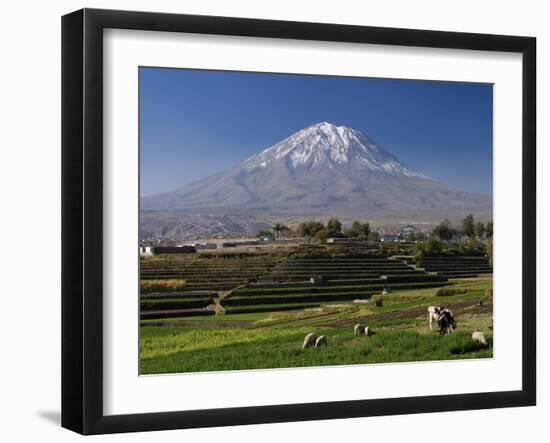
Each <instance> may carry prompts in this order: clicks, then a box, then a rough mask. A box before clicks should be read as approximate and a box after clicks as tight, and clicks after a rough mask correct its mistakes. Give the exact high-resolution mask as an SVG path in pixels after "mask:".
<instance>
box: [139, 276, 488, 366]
mask: <svg viewBox="0 0 550 443" xmlns="http://www.w3.org/2000/svg"><path fill="white" fill-rule="evenodd" d="M451 283H452V288H454V289H455V291H440V289H441V288H437V287H435V288H417V289H408V290H395V291H392V292H390V293H389V294H388V295H386V296H383V300H384V303H383V304H382V306H376V305H375V304H374V303H373V302H372V301H367V302H366V303H359V304H358V303H353V302H339V303H327V304H321V305H319V306H317V307H309V308H304V309H299V310H294V311H280V310H272V311H271V312H251V313H241V314H234V315H219V316H215V317H202V318H200V317H197V318H186V317H180V318H173V319H166V321H164V322H161V323H159V322H158V321H155V320H145V321H144V322H143V323H142V328H141V340H140V352H141V363H140V367H141V372H142V373H147V374H154V373H170V372H195V371H205V370H208V371H217V370H239V369H254V368H282V367H300V366H322V365H334V364H364V363H374V362H376V363H383V362H397V361H400V362H404V361H427V360H451V359H466V358H490V357H492V355H493V345H492V343H493V330H492V322H493V320H492V313H493V297H492V290H491V288H492V279H491V278H490V277H483V278H477V279H457V280H453V281H452V282H451ZM449 289H450V287H449ZM440 294H441V295H440ZM432 304H437V305H443V306H446V307H448V308H450V309H451V310H452V311H453V313H454V314H455V318H456V319H457V322H458V328H457V331H456V332H453V333H452V334H451V335H450V336H440V335H439V334H438V333H437V331H430V330H429V328H428V325H427V321H426V312H427V306H429V305H432ZM358 322H361V323H365V324H368V325H369V327H371V328H372V329H373V330H374V331H375V335H374V336H372V337H368V338H366V337H364V336H359V337H356V336H354V334H353V325H354V324H356V323H358ZM475 330H480V331H483V332H484V333H485V336H486V337H487V339H488V346H482V345H480V344H479V343H476V342H473V341H472V340H471V334H472V332H473V331H475ZM309 332H315V333H317V334H323V335H326V336H327V337H328V343H329V344H328V346H326V347H323V348H319V349H306V350H305V351H302V350H301V343H302V341H303V338H304V336H305V335H306V334H307V333H309Z"/></svg>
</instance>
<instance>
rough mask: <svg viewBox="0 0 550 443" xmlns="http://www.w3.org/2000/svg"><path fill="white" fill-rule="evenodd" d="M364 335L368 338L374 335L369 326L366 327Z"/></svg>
mask: <svg viewBox="0 0 550 443" xmlns="http://www.w3.org/2000/svg"><path fill="white" fill-rule="evenodd" d="M364 334H365V335H366V336H367V337H370V336H371V335H372V334H373V332H372V329H371V328H369V327H368V326H365V330H364Z"/></svg>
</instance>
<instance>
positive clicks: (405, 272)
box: [141, 245, 449, 319]
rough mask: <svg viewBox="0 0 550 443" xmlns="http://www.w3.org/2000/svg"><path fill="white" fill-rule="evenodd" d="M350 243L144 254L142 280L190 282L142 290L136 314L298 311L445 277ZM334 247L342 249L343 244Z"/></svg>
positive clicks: (441, 281)
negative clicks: (318, 249)
mask: <svg viewBox="0 0 550 443" xmlns="http://www.w3.org/2000/svg"><path fill="white" fill-rule="evenodd" d="M353 248H354V250H353V254H348V255H334V256H333V255H331V253H330V252H329V253H327V251H326V250H325V251H324V252H325V253H324V254H323V255H321V256H320V257H317V256H312V257H308V256H307V254H306V257H303V256H302V255H303V253H302V254H300V253H296V254H294V255H293V254H290V255H278V254H227V255H223V256H222V255H211V254H210V255H203V256H200V255H199V256H195V255H193V256H190V255H166V256H158V257H151V258H145V259H142V261H141V278H142V280H148V279H155V280H162V279H170V280H174V279H179V280H185V281H186V282H187V284H186V286H185V288H184V289H183V290H179V291H170V292H163V293H147V294H142V296H141V318H142V319H154V318H158V319H160V318H170V317H185V316H198V315H214V314H215V313H218V314H219V313H224V314H226V315H231V314H238V313H251V312H270V311H285V310H295V309H303V308H306V307H315V306H319V305H320V304H322V303H327V302H341V301H354V300H358V301H365V300H368V299H369V298H370V297H371V296H372V295H374V294H377V293H380V292H382V291H383V290H388V291H393V290H402V289H414V288H421V287H439V286H444V285H447V284H449V283H448V282H447V278H446V277H444V276H441V275H436V274H431V273H427V272H425V271H424V270H421V269H415V268H413V267H411V266H409V265H406V264H405V263H403V262H402V261H400V260H395V259H388V258H386V257H385V256H378V255H365V254H364V253H363V254H359V257H358V255H357V250H356V246H355V245H354V246H353ZM310 249H311V248H308V247H304V248H303V249H300V251H302V252H303V250H305V251H308V253H309V252H311V251H310ZM327 249H329V251H330V250H331V249H334V248H327ZM336 251H338V252H339V253H341V252H342V246H341V245H339V246H338V248H337V249H336ZM314 254H315V252H314ZM312 279H313V280H312ZM312 281H313V283H312Z"/></svg>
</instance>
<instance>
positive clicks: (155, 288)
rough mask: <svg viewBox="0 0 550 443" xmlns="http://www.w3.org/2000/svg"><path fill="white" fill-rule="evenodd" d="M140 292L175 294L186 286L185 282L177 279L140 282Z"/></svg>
mask: <svg viewBox="0 0 550 443" xmlns="http://www.w3.org/2000/svg"><path fill="white" fill-rule="evenodd" d="M140 286H141V292H142V293H145V292H175V291H180V290H182V289H183V288H185V287H186V286H187V281H186V280H183V279H179V278H171V279H158V280H141V282H140Z"/></svg>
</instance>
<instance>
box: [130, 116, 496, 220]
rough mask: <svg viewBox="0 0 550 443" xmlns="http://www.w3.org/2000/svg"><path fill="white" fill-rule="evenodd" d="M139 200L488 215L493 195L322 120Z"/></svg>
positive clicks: (210, 206)
mask: <svg viewBox="0 0 550 443" xmlns="http://www.w3.org/2000/svg"><path fill="white" fill-rule="evenodd" d="M141 208H142V209H143V210H155V211H188V210H192V211H194V212H197V211H198V212H200V211H209V210H216V211H223V210H226V211H230V210H236V209H262V210H264V211H277V212H278V213H281V212H282V213H287V214H304V215H306V214H313V215H315V214H317V215H323V214H328V213H330V214H336V215H339V216H340V217H347V216H349V217H352V216H371V217H372V216H376V217H381V216H386V215H387V216H404V217H405V216H406V217H416V218H418V217H423V218H425V219H437V218H439V219H441V218H442V217H451V218H453V217H457V216H460V215H463V214H466V213H470V212H472V213H474V214H479V215H481V216H487V215H490V213H491V211H492V202H491V199H490V198H489V197H485V196H480V195H476V194H471V193H465V192H460V191H457V190H452V189H449V188H447V187H445V186H443V185H442V184H440V183H438V182H436V181H435V180H433V179H431V178H428V177H425V176H423V175H421V174H418V173H416V172H414V171H412V170H411V169H409V168H407V167H405V166H404V165H403V164H401V163H400V162H399V160H398V159H396V158H395V157H394V156H393V155H391V154H390V153H389V152H387V151H385V150H384V149H382V148H381V147H379V146H378V145H376V143H374V142H373V141H372V140H371V139H369V138H368V137H367V136H366V135H365V134H363V133H362V132H360V131H358V130H355V129H352V128H348V127H344V126H335V125H332V124H330V123H326V122H323V123H318V124H316V125H313V126H310V127H308V128H305V129H303V130H301V131H298V132H297V133H295V134H293V135H291V136H290V137H288V138H286V139H285V140H283V141H281V142H279V143H277V144H276V145H274V146H272V147H270V148H268V149H266V150H264V151H262V152H260V153H258V154H255V155H253V156H252V157H250V158H249V159H247V160H245V161H243V162H242V163H240V164H239V165H237V166H236V167H234V168H232V169H230V170H228V171H225V172H222V173H219V174H216V175H214V176H210V177H207V178H205V179H203V180H199V181H197V182H194V183H191V184H189V185H186V186H184V187H182V188H180V189H178V190H176V191H174V192H170V193H166V194H160V195H156V196H149V197H143V198H142V199H141Z"/></svg>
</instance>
